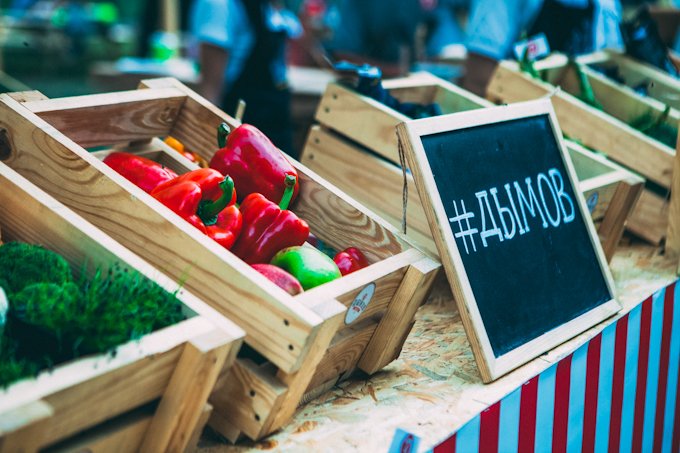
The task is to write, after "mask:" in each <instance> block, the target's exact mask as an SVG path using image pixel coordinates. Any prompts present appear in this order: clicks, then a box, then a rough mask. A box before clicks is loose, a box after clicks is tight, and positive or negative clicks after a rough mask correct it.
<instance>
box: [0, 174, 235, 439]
mask: <svg viewBox="0 0 680 453" xmlns="http://www.w3.org/2000/svg"><path fill="white" fill-rule="evenodd" d="M0 226H1V228H2V240H3V241H4V242H8V241H20V242H26V243H31V244H39V245H42V246H44V247H45V248H47V249H49V250H52V251H54V252H56V253H58V254H60V255H61V256H63V257H64V258H65V259H66V261H68V263H69V265H70V266H71V269H72V270H73V273H74V277H76V278H78V276H79V275H80V273H81V271H82V269H83V264H84V263H85V262H87V273H88V274H90V276H92V275H94V272H95V269H96V267H99V268H100V269H102V271H103V272H104V273H106V272H107V270H108V269H109V268H110V267H111V266H114V265H115V264H116V263H119V264H120V265H122V266H124V267H127V268H128V269H131V270H137V271H139V272H140V273H141V274H143V275H145V276H147V277H148V278H150V279H152V280H154V281H155V282H156V283H158V284H159V285H161V286H162V287H164V288H166V289H167V290H168V291H171V292H174V291H176V290H177V285H176V284H175V283H173V282H172V281H171V280H170V279H168V278H167V277H166V276H164V275H163V274H161V273H160V272H158V271H157V270H156V269H155V268H154V267H152V266H150V265H149V264H147V263H146V262H144V261H142V260H141V259H140V258H139V257H138V256H136V255H134V254H133V253H131V252H130V251H129V250H127V249H126V248H124V247H122V246H121V245H120V244H119V243H117V242H115V241H114V240H113V239H111V238H110V237H109V236H107V235H106V234H104V233H102V231H100V230H98V229H97V228H95V227H94V226H92V225H91V224H90V223H88V222H87V221H85V220H84V219H83V218H82V217H80V216H79V215H77V214H75V213H74V212H73V211H71V210H70V209H68V208H66V207H65V206H64V205H62V204H61V203H59V202H57V201H56V200H55V199H54V198H52V197H51V196H49V195H47V194H46V193H44V192H43V191H41V190H40V189H38V188H37V187H36V186H34V185H33V184H31V183H30V182H29V181H27V180H26V179H24V178H23V177H22V176H20V175H19V174H17V173H16V172H15V171H13V170H12V169H11V168H9V167H7V166H6V165H4V164H2V163H0ZM178 298H179V299H180V300H181V302H182V303H183V307H184V308H183V309H184V313H185V315H186V316H187V319H186V320H184V321H181V322H180V323H177V324H175V325H172V326H169V327H166V328H164V329H161V330H158V331H156V332H153V333H150V334H148V335H145V336H144V337H142V338H141V339H140V340H138V341H132V342H129V343H126V344H124V345H121V346H119V347H117V348H116V350H115V353H103V354H97V355H89V356H84V357H81V358H78V359H75V360H72V361H69V362H66V363H63V364H61V365H58V366H56V367H55V368H54V370H52V371H44V372H41V373H40V374H39V375H38V376H37V377H36V378H27V379H23V380H20V381H18V382H16V383H14V384H11V385H9V386H8V387H7V388H5V389H2V390H0V452H3V453H6V452H7V453H9V452H17V451H21V452H25V453H30V452H37V451H38V450H40V451H43V449H44V448H46V447H49V448H50V449H53V451H63V448H64V445H68V444H70V443H72V442H73V441H75V440H76V439H77V438H80V437H81V436H83V435H85V433H86V432H93V431H100V430H102V429H104V428H105V427H110V426H111V425H112V424H115V423H116V420H118V419H120V418H128V417H131V416H134V415H135V414H138V413H139V412H140V411H142V412H144V423H142V424H135V427H134V429H130V430H126V431H125V434H124V436H122V437H120V436H115V435H113V434H112V433H111V432H108V431H107V432H105V433H103V434H101V435H100V436H99V438H98V442H99V444H100V445H102V446H103V445H108V447H107V448H105V449H96V450H94V451H98V452H100V451H111V452H113V451H115V452H137V451H156V452H182V451H184V449H185V447H186V446H187V445H188V443H189V441H190V437H191V434H192V432H193V431H194V428H195V427H196V426H197V425H198V424H199V421H200V418H201V413H202V412H203V410H204V406H205V405H206V401H207V399H208V396H209V394H210V392H211V391H212V389H213V387H214V384H215V382H216V381H217V378H218V376H219V375H220V374H225V373H228V371H229V368H230V366H231V365H232V364H233V362H234V360H235V358H236V354H237V352H238V350H239V348H240V346H241V344H242V341H243V337H244V336H245V332H244V331H243V330H241V329H240V328H238V327H236V326H235V325H234V324H233V323H231V322H230V321H228V320H227V319H226V318H224V317H223V316H221V315H220V314H218V313H217V312H216V311H215V310H213V309H212V308H210V307H208V306H207V305H206V304H204V303H203V302H201V301H200V300H198V299H197V298H196V297H195V296H193V295H192V294H191V293H189V292H187V291H186V290H181V291H180V292H179V295H178ZM194 440H195V439H194ZM98 448H99V447H98ZM102 448H103V447H102ZM51 451H52V450H51ZM78 451H83V450H82V449H80V450H78Z"/></svg>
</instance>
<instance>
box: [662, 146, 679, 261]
mask: <svg viewBox="0 0 680 453" xmlns="http://www.w3.org/2000/svg"><path fill="white" fill-rule="evenodd" d="M671 192H672V193H673V194H675V196H673V197H671V199H670V203H668V205H669V206H668V230H667V234H666V246H665V250H666V254H667V255H668V257H669V258H671V259H674V260H678V259H680V196H678V195H677V194H680V157H679V156H677V155H676V156H675V161H674V169H673V187H672V189H671Z"/></svg>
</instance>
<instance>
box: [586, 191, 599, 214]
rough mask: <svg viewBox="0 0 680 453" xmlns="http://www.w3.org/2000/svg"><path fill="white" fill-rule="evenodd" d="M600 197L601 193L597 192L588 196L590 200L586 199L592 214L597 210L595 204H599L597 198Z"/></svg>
mask: <svg viewBox="0 0 680 453" xmlns="http://www.w3.org/2000/svg"><path fill="white" fill-rule="evenodd" d="M599 197H600V196H599V194H598V193H597V192H595V193H594V194H592V195H591V196H590V197H588V201H586V205H588V211H590V213H591V214H592V213H593V211H595V206H597V199H598V198H599Z"/></svg>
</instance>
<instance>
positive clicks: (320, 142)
mask: <svg viewBox="0 0 680 453" xmlns="http://www.w3.org/2000/svg"><path fill="white" fill-rule="evenodd" d="M300 162H302V163H303V164H304V165H306V166H308V167H309V168H311V169H312V170H314V171H315V172H317V174H319V175H320V176H322V177H323V178H326V179H328V180H330V181H332V182H333V183H334V184H337V185H338V187H340V189H341V190H343V191H344V192H345V193H347V194H348V195H350V196H352V197H354V198H356V199H357V200H359V201H361V202H362V203H364V204H366V205H367V206H368V207H369V209H374V208H376V207H380V208H381V209H382V210H384V211H387V212H390V213H391V214H392V215H395V216H399V217H401V215H402V212H403V203H402V200H403V197H402V188H403V185H404V177H403V174H402V171H401V169H400V168H399V167H397V166H395V165H394V164H392V163H390V162H388V161H382V160H380V159H379V158H377V157H375V156H372V155H370V154H369V153H368V152H366V151H364V150H361V149H360V148H359V147H357V146H356V145H353V144H352V143H350V142H348V141H347V140H345V139H343V137H341V136H339V135H338V134H336V133H333V132H332V131H329V130H325V129H323V128H321V127H320V126H314V127H312V129H311V130H310V133H309V136H308V138H307V143H306V145H305V148H304V150H303V153H302V156H301V157H300ZM407 182H408V202H407V204H406V208H407V213H406V222H407V225H408V226H409V227H414V228H417V229H418V230H420V231H429V230H430V226H429V225H428V224H427V219H426V218H425V211H423V208H422V206H421V203H420V198H419V197H418V191H417V190H416V185H415V183H414V182H413V177H412V176H411V175H408V179H407ZM406 231H407V235H408V227H407V230H406Z"/></svg>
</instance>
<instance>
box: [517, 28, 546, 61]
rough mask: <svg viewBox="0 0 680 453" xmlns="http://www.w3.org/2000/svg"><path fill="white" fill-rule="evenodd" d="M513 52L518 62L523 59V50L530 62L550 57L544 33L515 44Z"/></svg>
mask: <svg viewBox="0 0 680 453" xmlns="http://www.w3.org/2000/svg"><path fill="white" fill-rule="evenodd" d="M513 50H514V51H515V57H517V59H518V60H522V59H523V58H524V51H525V50H526V51H527V56H528V57H529V60H531V61H534V60H538V59H539V58H543V57H547V56H548V55H550V45H549V44H548V38H546V37H545V33H538V34H537V35H534V36H532V37H531V38H529V39H527V40H524V41H520V42H518V43H516V44H515V46H514V49H513Z"/></svg>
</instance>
